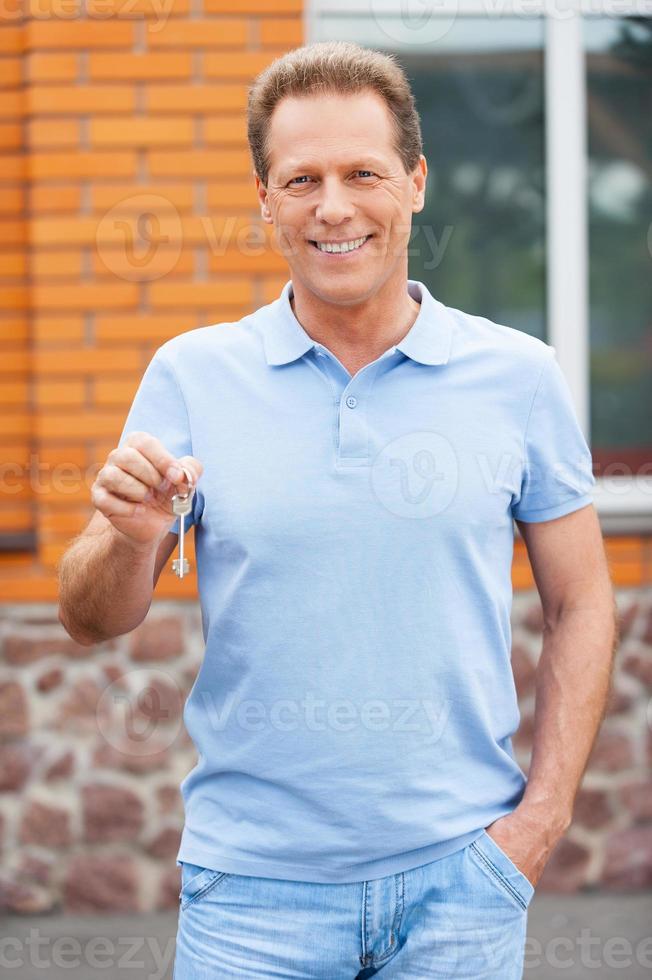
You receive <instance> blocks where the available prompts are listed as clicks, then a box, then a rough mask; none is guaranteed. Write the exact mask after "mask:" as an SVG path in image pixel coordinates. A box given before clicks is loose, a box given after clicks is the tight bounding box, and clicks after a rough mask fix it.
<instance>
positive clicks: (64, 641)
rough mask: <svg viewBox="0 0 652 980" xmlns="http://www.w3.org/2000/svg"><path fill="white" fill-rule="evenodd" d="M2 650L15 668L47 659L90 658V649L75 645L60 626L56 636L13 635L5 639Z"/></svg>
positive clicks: (7, 660) (6, 659)
mask: <svg viewBox="0 0 652 980" xmlns="http://www.w3.org/2000/svg"><path fill="white" fill-rule="evenodd" d="M2 649H3V656H4V659H5V661H6V662H7V663H8V664H11V665H12V666H14V667H25V666H27V665H28V664H32V663H36V662H37V661H39V660H44V659H45V658H46V657H67V658H68V659H69V660H84V659H86V658H88V656H89V650H90V647H85V646H82V645H81V644H80V643H75V641H74V640H73V639H71V638H70V637H69V636H67V635H66V634H65V632H64V630H63V627H61V626H60V627H59V629H58V630H57V633H56V634H55V635H52V634H50V635H44V636H42V637H36V638H35V637H33V636H21V635H20V634H15V633H11V634H9V635H8V636H6V637H5V640H4V644H3V648H2Z"/></svg>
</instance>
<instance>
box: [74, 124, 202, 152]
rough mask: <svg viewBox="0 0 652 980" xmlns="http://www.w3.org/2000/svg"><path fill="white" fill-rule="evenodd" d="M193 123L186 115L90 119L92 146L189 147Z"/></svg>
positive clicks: (191, 140)
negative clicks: (159, 117) (162, 117)
mask: <svg viewBox="0 0 652 980" xmlns="http://www.w3.org/2000/svg"><path fill="white" fill-rule="evenodd" d="M193 132H194V123H193V120H192V119H190V118H188V117H187V116H168V117H167V118H166V119H123V118H122V117H121V116H112V117H108V116H107V117H104V118H99V119H91V121H90V141H91V144H92V145H93V146H98V147H104V146H129V147H136V146H147V147H151V146H153V147H156V146H191V145H192V142H193Z"/></svg>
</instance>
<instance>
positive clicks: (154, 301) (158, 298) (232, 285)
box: [149, 278, 253, 310]
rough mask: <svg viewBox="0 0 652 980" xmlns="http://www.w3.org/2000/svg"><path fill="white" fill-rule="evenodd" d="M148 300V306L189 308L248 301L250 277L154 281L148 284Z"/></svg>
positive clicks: (249, 299)
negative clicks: (220, 281)
mask: <svg viewBox="0 0 652 980" xmlns="http://www.w3.org/2000/svg"><path fill="white" fill-rule="evenodd" d="M149 288H150V292H149V296H150V302H151V305H152V308H154V309H155V308H157V307H166V306H167V307H176V308H182V309H186V310H187V309H191V308H193V307H195V308H196V307H206V308H207V309H210V308H211V307H213V306H225V305H227V304H230V303H233V304H235V305H238V306H240V305H241V304H244V303H252V301H253V297H252V290H251V280H249V279H241V280H237V279H234V278H230V279H229V280H227V281H226V282H223V283H219V282H206V283H204V282H191V283H179V282H171V283H167V282H155V283H151V284H150V287H149Z"/></svg>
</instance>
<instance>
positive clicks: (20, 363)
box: [0, 350, 31, 378]
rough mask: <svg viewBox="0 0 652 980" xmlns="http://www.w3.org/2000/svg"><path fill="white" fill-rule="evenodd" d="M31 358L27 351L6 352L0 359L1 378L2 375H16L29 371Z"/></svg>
mask: <svg viewBox="0 0 652 980" xmlns="http://www.w3.org/2000/svg"><path fill="white" fill-rule="evenodd" d="M30 367H31V356H30V353H29V351H27V350H4V351H3V352H2V358H1V359H0V378H1V377H2V375H6V374H9V375H15V374H17V373H19V372H20V373H24V372H27V371H29V369H30Z"/></svg>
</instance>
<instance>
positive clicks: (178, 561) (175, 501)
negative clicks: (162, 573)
mask: <svg viewBox="0 0 652 980" xmlns="http://www.w3.org/2000/svg"><path fill="white" fill-rule="evenodd" d="M183 472H184V473H185V475H186V482H187V483H188V486H189V489H188V492H187V493H175V495H174V496H173V498H172V512H173V513H174V514H176V516H177V517H178V518H179V557H178V558H175V559H174V561H173V562H172V571H173V572H174V573H175V574H176V575H177V576H178V577H179V578H183V576H184V575H187V574H188V572H189V571H190V563H189V561H188V559H187V558H185V557H184V554H183V546H184V541H185V536H186V524H185V520H184V518H185V517H186V516H187V515H188V514H189V513H190V512H191V510H192V498H193V497H194V496H195V488H194V486H193V482H192V477H191V475H190V473H188V470H185V469H184V471H183Z"/></svg>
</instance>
